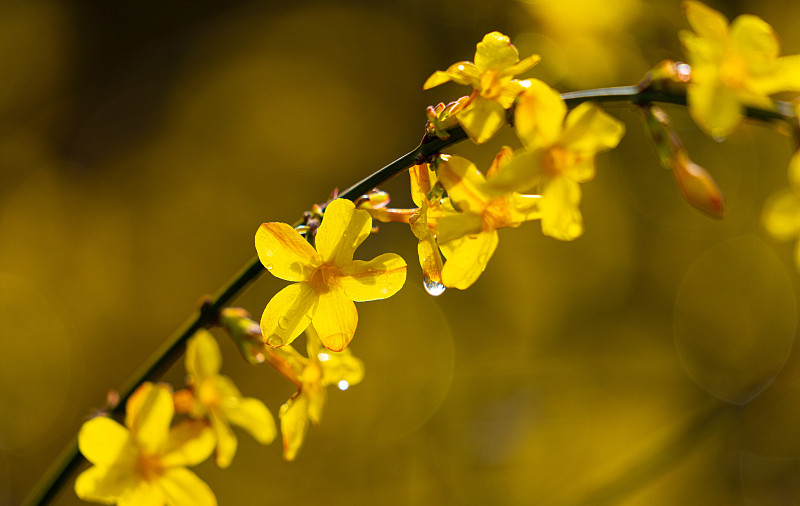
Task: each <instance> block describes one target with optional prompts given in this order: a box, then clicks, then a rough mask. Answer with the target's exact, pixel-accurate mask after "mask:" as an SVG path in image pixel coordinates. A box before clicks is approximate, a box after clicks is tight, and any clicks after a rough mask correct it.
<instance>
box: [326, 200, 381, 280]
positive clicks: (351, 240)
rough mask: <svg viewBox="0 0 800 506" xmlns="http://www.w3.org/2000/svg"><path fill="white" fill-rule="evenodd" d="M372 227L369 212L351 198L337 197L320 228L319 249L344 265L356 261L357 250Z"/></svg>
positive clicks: (327, 209) (338, 265) (337, 263)
mask: <svg viewBox="0 0 800 506" xmlns="http://www.w3.org/2000/svg"><path fill="white" fill-rule="evenodd" d="M370 230H372V218H370V216H369V213H368V212H366V211H363V210H361V209H356V206H355V205H354V204H353V203H352V202H350V201H349V200H347V199H336V200H334V201H333V202H331V203H330V204H328V207H327V208H326V209H325V216H324V217H323V218H322V224H321V225H320V226H319V230H317V238H316V245H317V251H318V252H319V254H320V255H321V256H322V260H323V262H325V263H328V264H334V265H336V266H337V267H342V266H345V265H347V264H348V263H350V262H352V261H353V253H354V252H355V250H356V248H358V245H359V244H361V243H362V242H364V239H366V238H367V236H368V235H369V233H370Z"/></svg>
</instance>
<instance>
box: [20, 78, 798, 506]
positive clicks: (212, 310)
mask: <svg viewBox="0 0 800 506" xmlns="http://www.w3.org/2000/svg"><path fill="white" fill-rule="evenodd" d="M561 97H562V98H563V99H564V101H565V102H566V103H567V107H569V108H574V107H576V106H577V105H579V104H581V103H583V102H589V101H593V102H627V103H631V104H634V105H640V104H644V103H650V102H664V103H672V104H678V105H684V106H685V105H686V95H685V94H684V93H682V92H664V91H656V90H652V89H649V88H645V89H642V87H641V86H621V87H616V88H601V89H593V90H584V91H575V92H569V93H564V94H562V95H561ZM746 115H747V116H749V117H750V118H753V119H757V120H761V121H765V122H771V121H774V120H783V121H786V122H788V123H790V125H795V124H796V123H797V117H796V116H795V115H794V113H793V111H792V108H791V105H790V104H788V103H780V102H779V103H777V107H776V109H775V110H774V111H772V110H765V109H753V108H748V109H747V111H746ZM448 133H449V137H448V138H447V139H440V138H438V137H429V136H428V135H426V136H424V137H423V139H422V142H421V143H420V144H419V146H417V147H416V148H415V149H413V150H412V151H410V152H408V153H407V154H405V155H403V156H402V157H400V158H398V159H397V160H395V161H393V162H391V163H390V164H388V165H386V166H385V167H383V168H381V169H379V170H377V171H376V172H374V173H372V174H370V175H369V176H367V177H365V178H364V179H362V180H361V181H359V182H357V183H355V184H353V185H352V186H350V187H349V188H347V189H346V190H344V191H343V192H342V193H340V194H339V197H340V198H346V199H350V200H354V199H356V198H358V197H360V196H361V195H363V194H365V193H367V192H368V191H369V190H371V189H373V188H375V187H376V186H378V185H380V184H383V183H385V182H386V181H388V180H389V179H391V178H392V177H394V176H396V175H397V174H399V173H401V172H402V171H404V170H406V169H408V168H409V167H411V166H412V165H414V164H415V163H420V162H422V161H425V160H427V159H430V157H432V156H435V155H436V154H438V153H440V152H441V151H442V150H443V149H444V148H446V147H448V146H451V145H453V144H456V143H458V142H460V141H462V140H465V139H466V138H467V134H466V133H465V132H464V130H463V129H462V128H461V127H460V126H455V127H453V128H450V129H449V130H448ZM263 272H264V267H263V266H262V264H261V262H260V261H259V259H258V257H257V256H256V257H253V258H252V259H251V260H250V261H249V262H248V263H247V264H246V265H245V266H244V267H243V268H242V269H241V270H240V271H239V273H238V274H236V276H234V277H233V279H232V280H231V281H230V282H229V283H228V284H227V285H226V286H225V287H223V288H222V289H221V290H220V291H219V292H218V294H217V295H215V296H214V297H213V298H211V299H210V300H208V302H207V303H206V304H204V306H203V307H202V310H201V311H199V312H198V313H197V314H196V315H193V316H191V317H190V318H189V319H187V320H186V321H185V322H184V323H183V324H182V325H181V326H180V327H179V328H178V329H177V330H176V331H175V333H173V334H172V335H171V336H170V337H169V338H168V339H167V340H166V341H165V342H164V344H163V345H162V346H161V347H160V348H159V349H158V350H156V352H155V353H153V354H152V355H151V356H150V358H149V359H148V360H147V362H145V364H143V365H142V366H141V367H140V368H139V369H138V370H137V371H136V373H134V374H133V375H132V376H131V378H130V379H129V380H128V381H127V382H126V383H125V384H124V385H123V386H122V388H120V389H119V394H120V396H119V402H118V403H117V405H116V406H114V407H113V408H112V409H110V411H109V414H110V415H120V414H122V412H123V411H124V408H125V404H126V402H127V400H128V398H129V397H130V396H131V394H133V392H134V391H135V390H136V388H138V387H139V385H141V384H142V383H143V382H145V381H150V380H157V379H158V378H159V377H160V376H161V375H162V374H163V373H164V372H165V371H166V370H167V369H169V367H171V366H172V365H173V364H174V363H175V362H176V361H177V360H178V359H179V358H180V357H181V356H182V355H183V353H184V351H185V347H186V341H187V340H188V339H189V337H191V336H192V335H193V334H194V333H195V332H196V331H198V330H200V329H201V328H204V327H206V326H209V325H210V324H212V323H213V322H214V321H216V319H217V318H218V316H219V312H220V311H221V310H222V309H223V307H225V306H226V305H227V304H228V303H229V302H230V301H231V300H233V299H234V298H235V297H236V296H237V295H238V294H239V292H241V291H242V290H243V289H244V288H245V287H246V286H247V285H248V284H250V283H251V282H253V281H254V280H255V279H256V278H258V277H259V276H260V275H261V274H262V273H263ZM83 461H84V459H83V457H82V455H81V454H80V452H79V451H78V440H77V437H75V438H73V439H72V441H70V443H69V445H68V446H67V447H66V448H65V449H64V450H63V451H62V452H61V454H60V455H59V457H58V458H57V459H56V461H55V463H54V464H53V465H52V466H51V467H50V468H49V469H48V470H47V472H46V473H45V475H44V476H43V478H42V479H41V480H40V481H39V483H38V484H37V485H36V486H35V487H34V489H33V490H32V492H31V493H30V494H29V495H28V497H27V498H26V499H25V501H24V502H23V504H25V505H30V506H33V505H44V504H48V503H49V502H50V501H51V500H52V499H53V498H55V496H56V494H58V492H59V491H60V490H61V489H62V488H63V487H64V485H65V484H66V482H67V480H68V479H69V478H70V477H71V476H72V475H73V474H74V473H75V471H76V470H77V468H78V467H79V466H80V465H81V464H82V463H83Z"/></svg>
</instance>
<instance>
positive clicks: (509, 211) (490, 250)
mask: <svg viewBox="0 0 800 506" xmlns="http://www.w3.org/2000/svg"><path fill="white" fill-rule="evenodd" d="M510 156H511V148H508V147H504V148H503V150H502V151H501V152H500V153H499V154H498V155H497V157H495V160H494V162H493V163H492V166H491V168H490V169H489V171H488V172H487V177H488V178H489V180H490V181H491V179H492V178H493V177H494V176H495V174H496V173H497V172H498V169H499V167H501V166H502V165H503V164H504V163H506V160H508V158H509V157H510ZM441 160H442V161H441V162H440V163H439V165H438V167H437V172H438V174H439V180H440V181H441V182H442V185H444V188H445V189H446V190H447V194H448V195H449V196H450V199H451V201H452V202H454V203H455V204H456V205H457V206H458V207H459V208H460V209H461V210H462V211H463V212H462V213H459V214H456V215H448V216H444V217H442V218H441V219H440V220H439V222H438V227H437V231H438V234H437V239H438V241H439V245H440V247H441V248H442V251H444V254H445V256H446V257H447V262H445V264H444V267H443V268H442V282H443V283H444V285H445V286H447V287H454V288H458V289H461V290H465V289H467V288H469V287H470V286H471V285H472V284H473V283H474V282H475V281H477V280H478V277H480V275H481V273H482V272H483V271H484V269H486V265H487V263H488V262H489V259H490V258H491V257H492V255H493V254H494V250H495V249H496V248H497V242H498V236H497V229H500V228H506V227H518V226H519V225H521V224H522V223H523V222H525V221H528V220H533V219H536V218H538V217H539V207H538V204H539V196H538V195H520V194H519V193H516V192H506V193H492V192H490V187H489V185H488V183H487V180H486V179H485V178H484V177H483V174H481V172H480V171H479V170H478V168H477V167H475V165H474V164H473V163H472V162H470V161H469V160H467V159H466V158H462V157H460V156H447V155H443V156H442V158H441Z"/></svg>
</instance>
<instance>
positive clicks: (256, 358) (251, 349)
mask: <svg viewBox="0 0 800 506" xmlns="http://www.w3.org/2000/svg"><path fill="white" fill-rule="evenodd" d="M219 322H220V325H222V327H224V328H225V330H226V331H227V332H228V334H229V335H230V336H231V339H233V342H234V343H236V346H237V347H238V348H239V353H241V354H242V357H243V358H244V359H245V360H246V361H247V362H248V363H250V364H261V363H263V362H264V360H265V359H266V353H267V351H266V346H267V345H266V344H265V342H264V336H262V335H261V326H260V325H259V324H258V322H256V321H254V320H252V319H250V313H248V312H247V311H245V310H244V309H241V308H225V309H223V310H222V312H221V313H220V317H219Z"/></svg>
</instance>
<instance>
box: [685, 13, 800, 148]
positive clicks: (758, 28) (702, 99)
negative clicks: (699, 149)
mask: <svg viewBox="0 0 800 506" xmlns="http://www.w3.org/2000/svg"><path fill="white" fill-rule="evenodd" d="M683 7H684V13H685V14H686V19H687V21H688V22H689V25H690V26H691V27H692V30H694V32H691V31H688V30H682V31H681V32H680V34H679V35H680V39H681V43H682V44H683V49H684V52H685V53H686V58H687V59H688V60H689V64H690V65H691V66H692V74H691V75H692V77H691V81H690V83H689V89H688V96H687V100H688V104H689V112H690V113H691V115H692V117H693V118H694V120H695V121H696V122H697V124H698V125H699V126H700V127H701V128H702V129H703V130H705V131H706V132H708V133H709V134H710V135H713V136H714V137H718V138H722V137H725V136H726V135H728V134H730V133H731V132H732V131H733V130H734V128H736V126H737V125H738V124H739V122H740V121H741V119H742V111H743V108H744V107H745V106H753V107H762V108H765V109H772V108H774V104H773V102H772V100H771V99H770V98H769V95H772V94H775V93H778V92H781V91H800V55H793V56H784V57H779V56H778V54H779V52H780V46H779V43H778V38H777V37H776V35H775V32H774V31H773V29H772V27H771V26H770V25H769V24H767V23H766V22H765V21H764V20H763V19H761V18H759V17H757V16H753V15H749V14H744V15H741V16H738V17H737V18H736V19H734V20H733V23H731V25H730V26H729V25H728V20H727V19H726V18H725V16H723V15H722V14H721V13H719V12H717V11H715V10H714V9H711V8H710V7H707V6H705V5H703V4H702V3H700V2H696V1H693V0H689V1H686V2H684V3H683Z"/></svg>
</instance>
